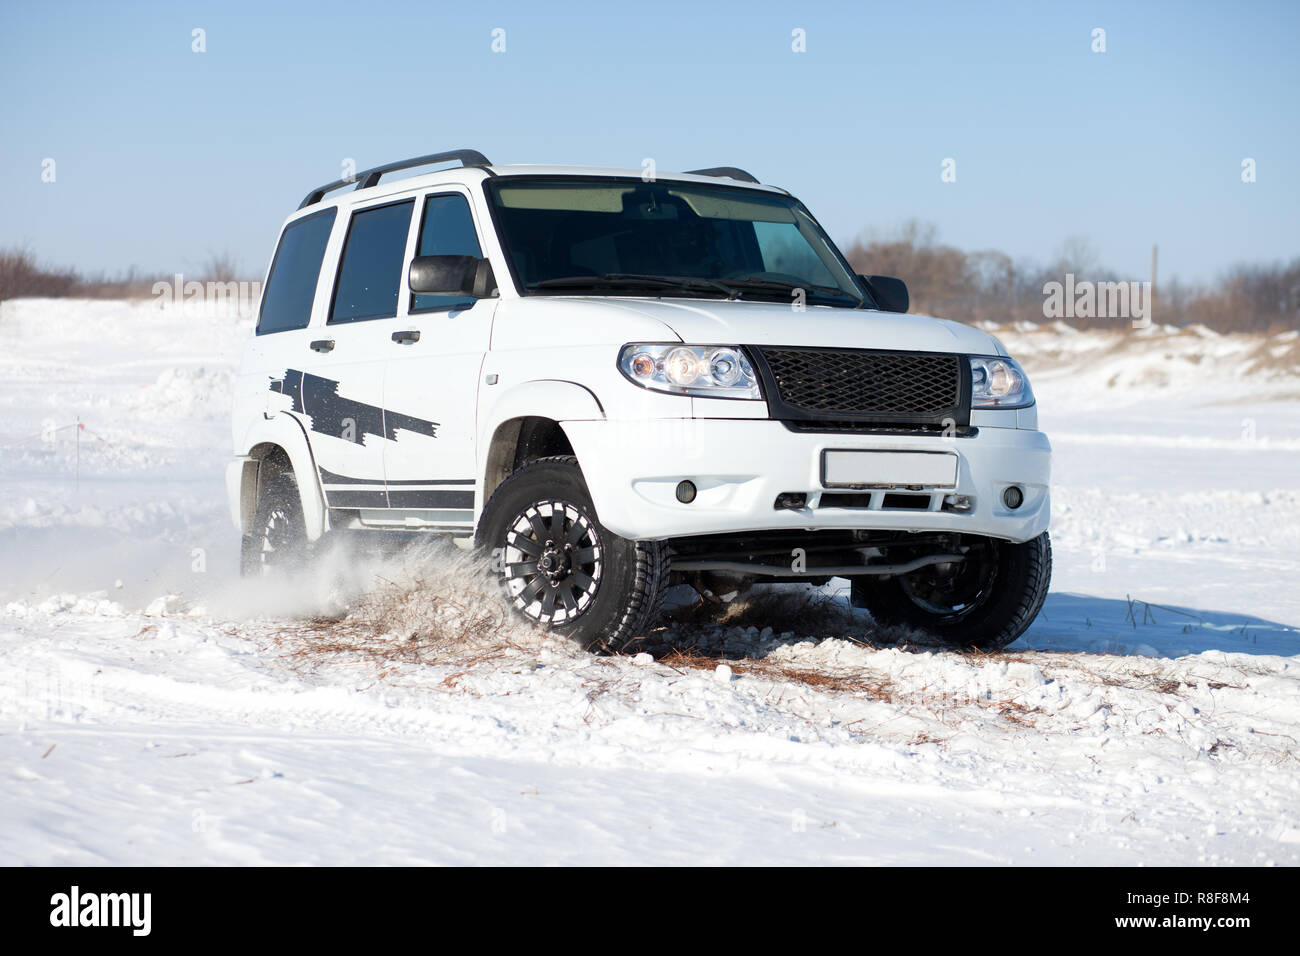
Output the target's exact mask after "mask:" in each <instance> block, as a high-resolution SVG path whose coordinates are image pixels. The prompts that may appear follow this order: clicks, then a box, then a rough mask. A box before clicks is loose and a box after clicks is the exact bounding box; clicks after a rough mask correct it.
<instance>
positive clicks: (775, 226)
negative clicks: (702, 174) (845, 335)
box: [487, 177, 868, 308]
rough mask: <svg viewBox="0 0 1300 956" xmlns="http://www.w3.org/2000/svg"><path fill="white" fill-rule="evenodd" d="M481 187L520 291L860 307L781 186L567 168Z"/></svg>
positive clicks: (855, 289) (822, 240)
mask: <svg viewBox="0 0 1300 956" xmlns="http://www.w3.org/2000/svg"><path fill="white" fill-rule="evenodd" d="M487 190H488V196H489V197H490V200H491V202H492V206H493V212H494V215H495V217H496V220H497V226H498V232H499V234H500V237H501V244H502V246H503V248H504V250H505V254H506V256H507V258H508V259H509V260H510V265H511V268H512V269H513V271H514V274H515V278H516V280H517V281H518V284H519V286H520V289H521V291H523V293H524V294H525V295H574V294H597V295H641V296H644V295H656V296H664V295H672V296H692V297H704V298H729V299H747V300H757V301H767V302H772V301H779V302H792V301H801V302H807V303H809V304H813V305H830V306H839V307H843V308H862V307H863V306H866V305H868V303H867V302H866V300H865V299H864V297H863V293H862V291H861V289H860V287H859V286H858V283H857V281H856V280H855V278H854V276H853V275H852V273H851V272H850V271H849V270H848V269H847V268H846V267H845V265H844V263H843V261H842V260H841V258H840V256H839V254H838V253H837V252H836V251H835V247H834V246H833V245H832V244H831V242H830V240H829V239H828V238H827V237H826V234H825V233H823V232H822V230H821V229H820V228H819V227H818V225H817V223H816V222H814V221H813V219H812V217H810V216H809V215H808V213H807V212H806V211H805V210H804V209H803V207H802V206H801V205H800V204H799V203H798V202H797V201H796V200H794V199H792V198H790V197H789V196H785V195H780V194H775V193H768V192H763V191H760V190H756V189H744V188H739V187H727V186H712V185H704V184H694V183H682V182H643V181H642V180H639V179H612V178H601V179H594V178H572V177H570V178H564V179H557V178H542V177H538V178H532V177H529V178H522V177H500V178H496V179H490V180H488V182H487Z"/></svg>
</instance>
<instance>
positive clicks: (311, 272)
mask: <svg viewBox="0 0 1300 956" xmlns="http://www.w3.org/2000/svg"><path fill="white" fill-rule="evenodd" d="M337 215H338V210H337V209H335V208H333V207H330V208H327V209H323V210H321V211H319V212H314V213H311V214H310V215H306V216H303V217H302V218H300V219H296V220H294V221H293V222H291V223H289V224H288V225H287V226H285V229H284V233H283V235H281V237H280V243H279V245H278V246H276V250H275V257H274V258H273V259H272V261H271V268H270V271H269V272H268V274H267V278H266V285H265V287H264V290H263V293H262V304H261V310H260V311H259V313H258V318H257V335H256V337H255V338H254V339H253V341H252V342H251V343H250V344H249V346H248V348H247V349H246V350H245V353H244V362H243V365H242V367H241V370H240V377H239V381H238V383H237V384H236V389H235V407H236V416H235V420H236V426H237V428H238V427H242V428H248V427H249V426H250V425H251V424H252V423H253V421H254V420H255V419H258V418H261V417H262V416H263V415H265V416H266V417H267V418H273V417H275V416H276V415H291V416H293V417H294V418H296V419H297V420H298V422H299V423H300V424H301V425H303V427H306V426H307V416H306V409H304V408H303V407H302V396H301V384H302V370H303V367H304V365H305V364H306V363H307V361H308V358H309V356H310V355H311V351H310V348H309V345H308V343H309V342H310V340H311V339H312V337H313V336H312V329H310V328H308V325H309V324H310V322H311V319H312V312H313V309H314V308H315V302H316V299H317V296H318V292H317V289H318V287H319V285H320V282H321V270H322V266H324V265H325V262H326V256H327V249H328V247H329V242H330V235H331V232H332V231H333V228H334V221H335V218H336V216H337ZM326 271H330V270H329V269H328V268H327V269H326ZM325 281H326V282H328V278H327V279H326V280H325ZM286 383H287V385H288V387H287V388H286ZM242 437H243V436H242V434H236V435H235V440H236V442H238V441H239V440H240V439H241V438H242ZM240 450H242V448H241V449H240ZM304 477H305V476H304Z"/></svg>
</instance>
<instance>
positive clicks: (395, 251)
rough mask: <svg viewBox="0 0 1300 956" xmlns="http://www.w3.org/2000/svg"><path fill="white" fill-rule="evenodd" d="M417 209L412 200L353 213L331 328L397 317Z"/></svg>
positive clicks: (331, 316)
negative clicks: (413, 219) (405, 257)
mask: <svg viewBox="0 0 1300 956" xmlns="http://www.w3.org/2000/svg"><path fill="white" fill-rule="evenodd" d="M414 208H415V200H414V199H408V200H406V201H405V202H395V203H389V204H388V205H387V206H375V207H374V208H372V209H363V210H361V211H360V212H357V213H353V214H352V222H350V223H348V238H347V241H346V242H344V244H343V258H342V261H341V262H340V263H339V277H338V280H337V281H336V282H335V284H334V305H333V306H332V307H331V308H330V319H329V320H330V322H331V323H332V324H337V323H339V322H360V321H363V320H365V319H391V318H392V317H393V316H395V315H397V290H398V287H399V286H400V285H401V282H402V259H403V257H404V256H405V255H406V235H407V232H408V230H409V229H410V227H411V211H412V210H413V209H414Z"/></svg>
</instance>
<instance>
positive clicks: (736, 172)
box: [686, 166, 762, 186]
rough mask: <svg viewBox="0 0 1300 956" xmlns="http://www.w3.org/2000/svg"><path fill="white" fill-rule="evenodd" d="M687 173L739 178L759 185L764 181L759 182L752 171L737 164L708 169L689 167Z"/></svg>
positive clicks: (688, 174) (744, 181)
mask: <svg viewBox="0 0 1300 956" xmlns="http://www.w3.org/2000/svg"><path fill="white" fill-rule="evenodd" d="M686 175H687V176H716V177H726V178H727V179H738V180H740V182H742V183H758V185H760V186H761V185H762V183H759V182H758V180H757V179H756V178H755V177H754V175H753V174H752V173H747V172H745V171H744V170H743V169H738V168H737V167H735V166H711V167H709V168H708V169H688V170H686Z"/></svg>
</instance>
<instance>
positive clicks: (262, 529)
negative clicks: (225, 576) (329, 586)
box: [239, 464, 309, 577]
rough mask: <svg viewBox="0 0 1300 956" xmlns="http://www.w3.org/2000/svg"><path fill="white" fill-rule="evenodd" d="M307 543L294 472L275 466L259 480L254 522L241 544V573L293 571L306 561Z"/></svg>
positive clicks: (258, 574)
mask: <svg viewBox="0 0 1300 956" xmlns="http://www.w3.org/2000/svg"><path fill="white" fill-rule="evenodd" d="M262 467H263V468H266V469H271V468H273V466H272V465H270V464H264V465H263V466H262ZM308 546H309V545H308V541H307V526H306V522H305V521H304V520H303V514H302V499H300V498H299V497H298V483H297V482H296V481H294V478H293V472H291V471H288V470H284V469H274V470H273V471H271V473H270V474H269V475H268V476H267V477H266V478H265V480H264V481H262V482H261V489H260V491H259V493H258V498H257V513H256V514H255V516H254V518H253V526H252V528H251V529H250V533H249V534H246V535H244V540H243V544H242V547H241V548H240V560H239V570H240V573H241V574H242V575H244V576H245V577H260V576H262V575H271V574H283V573H289V572H292V571H295V570H297V569H298V568H301V567H302V565H303V563H304V562H305V561H306V559H307V549H308Z"/></svg>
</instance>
